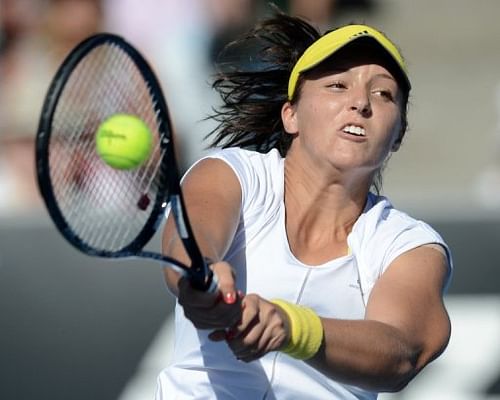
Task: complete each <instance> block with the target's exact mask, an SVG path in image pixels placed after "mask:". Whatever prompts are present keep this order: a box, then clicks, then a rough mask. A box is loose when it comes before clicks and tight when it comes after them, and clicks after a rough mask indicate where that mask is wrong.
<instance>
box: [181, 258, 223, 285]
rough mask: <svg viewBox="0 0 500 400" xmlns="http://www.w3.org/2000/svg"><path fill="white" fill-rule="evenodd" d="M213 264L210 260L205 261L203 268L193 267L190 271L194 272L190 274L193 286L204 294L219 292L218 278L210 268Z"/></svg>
mask: <svg viewBox="0 0 500 400" xmlns="http://www.w3.org/2000/svg"><path fill="white" fill-rule="evenodd" d="M211 263H212V262H211V261H210V260H208V259H204V261H203V264H204V265H203V266H201V268H194V267H191V268H190V269H189V270H188V271H194V272H191V273H189V272H188V275H189V280H190V282H191V285H192V286H193V287H194V288H195V289H197V290H201V291H203V292H209V293H213V292H215V291H216V290H217V276H216V275H214V273H213V271H212V270H211V269H210V268H209V265H210V264H211Z"/></svg>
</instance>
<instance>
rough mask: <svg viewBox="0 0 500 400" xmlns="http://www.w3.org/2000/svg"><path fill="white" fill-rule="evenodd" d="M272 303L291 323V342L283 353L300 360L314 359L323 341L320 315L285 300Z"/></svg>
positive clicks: (284, 348) (276, 300) (283, 349)
mask: <svg viewBox="0 0 500 400" xmlns="http://www.w3.org/2000/svg"><path fill="white" fill-rule="evenodd" d="M271 302H272V303H273V304H276V305H277V306H279V307H280V308H281V309H282V310H283V311H284V312H285V314H286V315H287V317H288V320H289V321H290V340H289V341H288V343H287V344H286V345H285V347H283V348H282V349H281V351H282V352H283V353H286V354H288V355H289V356H291V357H293V358H297V359H298V360H307V359H309V358H311V357H313V356H314V355H315V354H316V353H317V352H318V350H319V348H320V346H321V342H322V341H323V325H322V324H321V319H320V318H319V317H318V315H317V314H316V313H315V312H314V311H313V310H312V309H310V308H308V307H303V306H299V305H296V304H292V303H289V302H287V301H284V300H278V299H275V300H271Z"/></svg>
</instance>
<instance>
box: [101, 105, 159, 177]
mask: <svg viewBox="0 0 500 400" xmlns="http://www.w3.org/2000/svg"><path fill="white" fill-rule="evenodd" d="M152 141H153V136H152V134H151V131H150V130H149V128H148V126H147V125H146V123H145V122H144V121H143V120H142V119H140V118H138V117H136V116H135V115H129V114H114V115H112V116H110V117H108V118H107V119H105V120H104V121H103V122H102V123H101V125H99V128H98V129H97V133H96V150H97V154H99V157H101V158H102V159H103V160H104V162H105V163H106V164H108V165H109V166H110V167H113V168H116V169H124V170H127V169H132V168H137V167H138V166H139V165H141V164H142V163H143V162H144V161H146V160H147V159H148V158H149V155H150V154H151V147H152Z"/></svg>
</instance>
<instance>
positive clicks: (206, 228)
mask: <svg viewBox="0 0 500 400" xmlns="http://www.w3.org/2000/svg"><path fill="white" fill-rule="evenodd" d="M182 194H183V196H184V202H185V205H186V211H187V214H188V218H189V222H190V223H191V226H192V229H193V233H194V236H195V239H196V242H197V244H198V246H199V247H200V250H201V253H202V254H203V255H204V256H205V257H207V258H209V259H211V260H213V261H219V260H221V259H222V258H223V257H224V255H225V253H226V252H227V250H228V248H229V246H230V244H231V242H232V239H233V237H234V234H235V232H236V229H237V227H238V223H239V219H240V211H241V186H240V183H239V180H238V178H237V176H236V174H235V172H234V171H233V169H232V168H231V167H230V166H229V165H228V164H227V163H226V162H224V161H222V160H220V159H216V158H206V159H203V160H201V161H200V162H199V163H197V164H196V165H195V166H194V167H193V168H191V169H190V170H189V172H188V173H187V174H186V176H185V177H184V179H183V182H182ZM162 247H163V252H164V254H166V255H168V256H170V257H173V258H175V259H178V260H179V261H181V262H185V263H188V264H189V257H188V256H187V253H186V252H185V250H184V247H183V245H182V242H181V241H180V239H179V236H178V234H177V230H176V227H175V223H174V219H173V217H172V216H171V215H170V216H169V218H168V219H167V222H166V225H165V228H164V231H163V240H162ZM165 273H166V278H167V283H168V285H169V287H170V288H171V289H173V287H172V285H171V284H174V286H175V283H176V279H174V278H177V277H175V274H174V273H172V272H171V271H170V270H169V269H166V270H165ZM169 275H171V276H170V278H171V279H174V282H169V280H171V279H169Z"/></svg>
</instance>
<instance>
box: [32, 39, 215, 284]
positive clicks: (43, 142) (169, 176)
mask: <svg viewBox="0 0 500 400" xmlns="http://www.w3.org/2000/svg"><path fill="white" fill-rule="evenodd" d="M105 44H113V45H116V46H117V47H119V48H120V49H121V50H122V51H124V52H125V53H126V54H127V55H128V56H129V57H130V58H131V59H132V61H133V62H134V64H135V65H136V67H137V68H138V70H139V71H140V73H141V75H142V77H143V78H144V80H145V82H146V83H147V86H148V89H149V93H150V96H151V97H152V99H153V101H154V102H155V103H156V107H155V108H156V110H155V111H156V122H157V123H158V130H159V132H160V147H161V148H162V150H163V153H162V159H161V161H160V167H159V168H160V176H163V177H164V178H165V179H164V180H162V181H161V182H160V185H159V188H158V192H157V194H156V198H155V199H154V203H153V208H152V210H151V213H150V215H149V218H148V219H147V221H146V223H145V224H144V226H143V228H142V229H141V231H140V233H139V234H138V235H137V237H136V238H135V239H134V240H132V241H131V242H130V243H129V244H127V245H126V246H124V247H123V248H121V249H119V250H116V251H109V250H104V249H96V248H94V247H92V246H90V245H88V244H87V243H85V241H83V240H82V239H81V238H80V237H78V235H77V234H76V233H75V232H73V230H72V228H71V226H70V225H69V224H68V222H67V221H66V219H65V218H64V216H63V213H62V212H61V210H60V209H59V207H58V205H57V204H58V203H57V199H56V197H55V194H54V192H53V190H52V184H51V178H50V165H49V146H50V139H51V133H52V123H53V117H54V114H55V111H56V108H57V106H58V103H59V99H60V97H61V94H62V92H63V90H64V87H65V85H66V83H67V82H68V80H69V78H70V77H71V75H72V73H73V71H74V70H75V67H76V66H77V65H79V63H80V61H81V60H82V59H83V58H84V57H85V56H86V55H87V54H88V53H90V52H91V51H92V50H94V49H95V48H97V47H98V46H101V45H105ZM35 153H36V154H35V159H36V172H37V181H38V187H39V190H40V193H41V195H42V197H43V199H44V202H45V205H46V207H47V210H48V212H49V215H50V217H51V218H52V220H53V222H54V224H55V226H56V227H57V229H58V230H59V232H60V233H61V235H62V236H63V237H64V238H65V239H66V240H67V241H68V242H69V243H70V244H71V245H73V246H74V247H75V248H77V249H78V250H79V251H81V252H83V253H85V254H88V255H90V256H95V257H104V258H110V259H117V258H144V259H150V260H155V261H158V262H161V263H163V264H165V265H166V266H169V267H171V268H174V269H175V270H177V271H179V272H182V273H183V274H184V275H185V276H187V278H188V279H189V280H190V281H191V284H192V285H193V287H195V288H196V289H199V290H204V291H207V290H208V291H213V290H215V287H214V286H215V280H214V279H213V273H212V271H211V269H210V268H209V267H208V265H207V261H206V260H205V259H204V258H203V256H202V255H201V252H200V250H199V248H198V245H197V244H196V242H195V239H194V235H193V231H192V228H191V225H190V223H189V219H188V215H187V212H186V207H185V203H184V199H183V196H182V191H181V187H180V180H179V174H178V168H177V162H176V158H175V151H174V143H173V135H172V130H171V123H170V117H169V113H168V108H167V103H166V101H165V98H164V96H163V93H162V90H161V86H160V83H159V81H158V79H157V78H156V75H155V74H154V72H153V70H152V68H151V67H150V65H149V64H148V62H147V61H146V60H145V59H144V57H143V56H142V55H141V54H140V53H139V52H138V51H137V50H136V49H135V48H134V47H133V46H132V45H131V44H130V43H128V42H127V41H126V40H125V39H123V38H122V37H120V36H118V35H115V34H111V33H98V34H96V35H93V36H90V37H89V38H87V39H85V40H84V41H82V42H81V43H80V44H78V45H77V46H76V47H75V48H74V49H73V50H72V51H71V52H70V53H69V54H68V56H67V57H66V58H65V60H64V61H63V63H62V64H61V66H60V67H59V69H58V70H57V72H56V74H55V76H54V78H53V80H52V82H51V84H50V86H49V89H48V91H47V95H46V97H45V101H44V104H43V108H42V112H41V115H40V121H39V126H38V131H37V135H36V145H35ZM167 192H168V195H167ZM167 203H170V204H171V212H172V213H173V216H174V219H175V223H176V227H177V232H178V233H179V236H180V238H181V240H182V243H183V245H184V247H185V249H186V251H187V253H188V255H189V257H190V259H191V265H190V266H189V267H188V266H186V265H185V264H183V263H181V262H180V261H178V260H176V259H174V258H171V257H168V256H165V255H163V254H160V253H155V252H151V251H145V250H143V248H144V246H145V245H146V244H147V243H148V242H149V240H150V239H151V238H152V237H153V235H154V234H155V233H156V231H157V230H158V227H159V226H160V224H161V222H162V220H163V219H164V218H165V208H166V205H167Z"/></svg>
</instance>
